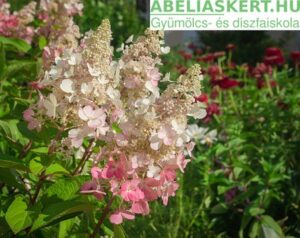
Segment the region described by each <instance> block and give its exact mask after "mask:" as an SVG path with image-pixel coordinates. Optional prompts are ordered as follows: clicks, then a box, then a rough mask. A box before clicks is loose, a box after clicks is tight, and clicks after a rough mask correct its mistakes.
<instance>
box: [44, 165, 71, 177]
mask: <svg viewBox="0 0 300 238" xmlns="http://www.w3.org/2000/svg"><path fill="white" fill-rule="evenodd" d="M45 174H46V175H48V174H69V171H68V170H66V169H65V168H64V167H63V166H61V165H60V164H57V163H55V164H51V165H50V166H49V167H48V168H47V169H46V173H45Z"/></svg>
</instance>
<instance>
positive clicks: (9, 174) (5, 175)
mask: <svg viewBox="0 0 300 238" xmlns="http://www.w3.org/2000/svg"><path fill="white" fill-rule="evenodd" d="M0 181H1V182H3V183H5V184H6V185H8V186H11V187H15V188H18V189H20V190H24V189H25V188H24V184H23V183H22V181H21V180H20V179H19V178H18V174H17V172H16V171H15V170H13V169H7V168H0Z"/></svg>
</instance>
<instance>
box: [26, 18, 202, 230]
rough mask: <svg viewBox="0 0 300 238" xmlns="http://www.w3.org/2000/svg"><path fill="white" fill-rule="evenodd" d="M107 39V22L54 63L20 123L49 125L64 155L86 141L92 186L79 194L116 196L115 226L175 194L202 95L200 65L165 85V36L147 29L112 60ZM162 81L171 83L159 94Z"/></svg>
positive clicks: (187, 160)
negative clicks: (57, 131) (61, 134)
mask: <svg viewBox="0 0 300 238" xmlns="http://www.w3.org/2000/svg"><path fill="white" fill-rule="evenodd" d="M111 39H112V33H111V30H110V23H109V21H108V20H104V21H103V22H102V25H101V26H100V27H99V28H98V29H97V30H96V31H95V32H93V33H89V34H88V35H87V36H86V37H85V38H84V39H83V41H82V43H81V44H80V46H79V47H77V48H76V49H73V50H70V49H66V50H65V51H64V53H63V54H62V56H61V57H57V58H56V60H55V64H54V65H52V66H51V68H50V70H49V71H46V72H45V76H44V79H43V80H42V81H41V82H40V84H41V85H42V86H43V88H45V92H44V90H43V91H39V95H40V96H39V101H38V103H37V104H35V105H32V106H31V107H30V108H29V109H28V110H26V111H25V112H24V118H25V120H26V121H28V122H29V128H31V129H34V128H36V129H37V130H40V129H41V126H42V124H43V123H44V122H45V121H49V120H50V121H52V122H54V123H55V124H56V125H59V127H60V128H64V129H65V130H66V131H67V132H68V133H67V137H66V138H63V139H62V141H61V148H69V149H68V150H69V151H74V152H75V151H76V150H80V148H81V147H82V144H83V142H84V141H89V142H90V145H91V146H93V147H94V150H90V151H93V152H91V153H92V155H91V158H92V159H93V166H92V169H91V174H92V180H91V181H90V182H88V183H86V184H84V186H83V187H82V193H91V194H94V195H95V196H96V197H97V198H98V199H102V198H103V197H104V196H116V197H119V198H120V199H119V201H120V206H119V209H117V210H116V211H114V213H113V214H112V215H111V216H110V220H111V222H112V223H116V224H118V223H121V222H122V221H123V220H124V219H133V218H134V215H135V214H143V215H145V214H148V213H149V204H148V203H149V201H153V200H156V199H158V198H161V199H162V201H163V203H164V205H167V203H168V198H169V197H170V196H174V195H175V191H176V190H177V189H178V186H179V185H178V183H177V182H176V172H177V171H178V170H179V171H182V172H183V171H184V169H185V167H186V164H187V163H188V162H189V159H186V158H185V155H188V154H191V151H192V149H193V143H192V142H191V141H190V138H189V136H188V133H187V120H188V116H192V117H194V118H203V117H205V114H206V110H205V109H204V108H203V104H202V103H199V102H195V99H194V98H195V96H199V95H200V94H201V91H200V89H201V84H200V83H201V82H200V81H201V79H202V76H201V75H200V67H199V66H198V65H195V66H193V67H192V68H190V69H189V70H188V71H187V73H186V74H185V75H181V76H180V77H179V78H178V80H177V81H175V82H171V81H170V80H169V79H167V78H166V77H164V79H163V80H162V74H161V73H160V72H159V69H158V66H159V65H160V64H161V59H160V57H161V55H162V54H165V53H167V52H168V50H169V49H168V47H164V46H163V44H164V42H163V33H162V32H159V31H150V30H146V31H145V35H144V36H141V37H139V38H138V39H137V40H136V41H135V42H133V43H132V37H131V38H130V39H128V40H127V42H126V44H125V45H123V46H122V47H121V48H120V49H118V51H122V56H121V58H120V59H118V60H116V61H113V48H112V47H111V45H110V42H111ZM160 81H164V82H170V83H169V85H168V87H167V88H166V90H164V91H163V92H160V89H159V87H158V86H159V84H160ZM100 144H101V148H100ZM72 148H73V149H72ZM96 151H97V152H96Z"/></svg>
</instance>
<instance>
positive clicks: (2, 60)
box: [0, 42, 6, 80]
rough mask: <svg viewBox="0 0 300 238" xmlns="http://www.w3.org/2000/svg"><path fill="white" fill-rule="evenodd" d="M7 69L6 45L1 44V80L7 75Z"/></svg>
mask: <svg viewBox="0 0 300 238" xmlns="http://www.w3.org/2000/svg"><path fill="white" fill-rule="evenodd" d="M5 67H6V56H5V50H4V45H3V44H2V43H1V42H0V80H1V79H2V78H3V76H4V74H5V72H4V71H5Z"/></svg>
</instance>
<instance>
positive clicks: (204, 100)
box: [195, 93, 208, 103]
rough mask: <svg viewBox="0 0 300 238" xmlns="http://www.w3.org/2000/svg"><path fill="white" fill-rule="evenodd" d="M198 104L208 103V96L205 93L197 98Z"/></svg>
mask: <svg viewBox="0 0 300 238" xmlns="http://www.w3.org/2000/svg"><path fill="white" fill-rule="evenodd" d="M195 101H196V102H202V103H208V95H207V94H205V93H202V94H201V95H200V96H198V97H195Z"/></svg>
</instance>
